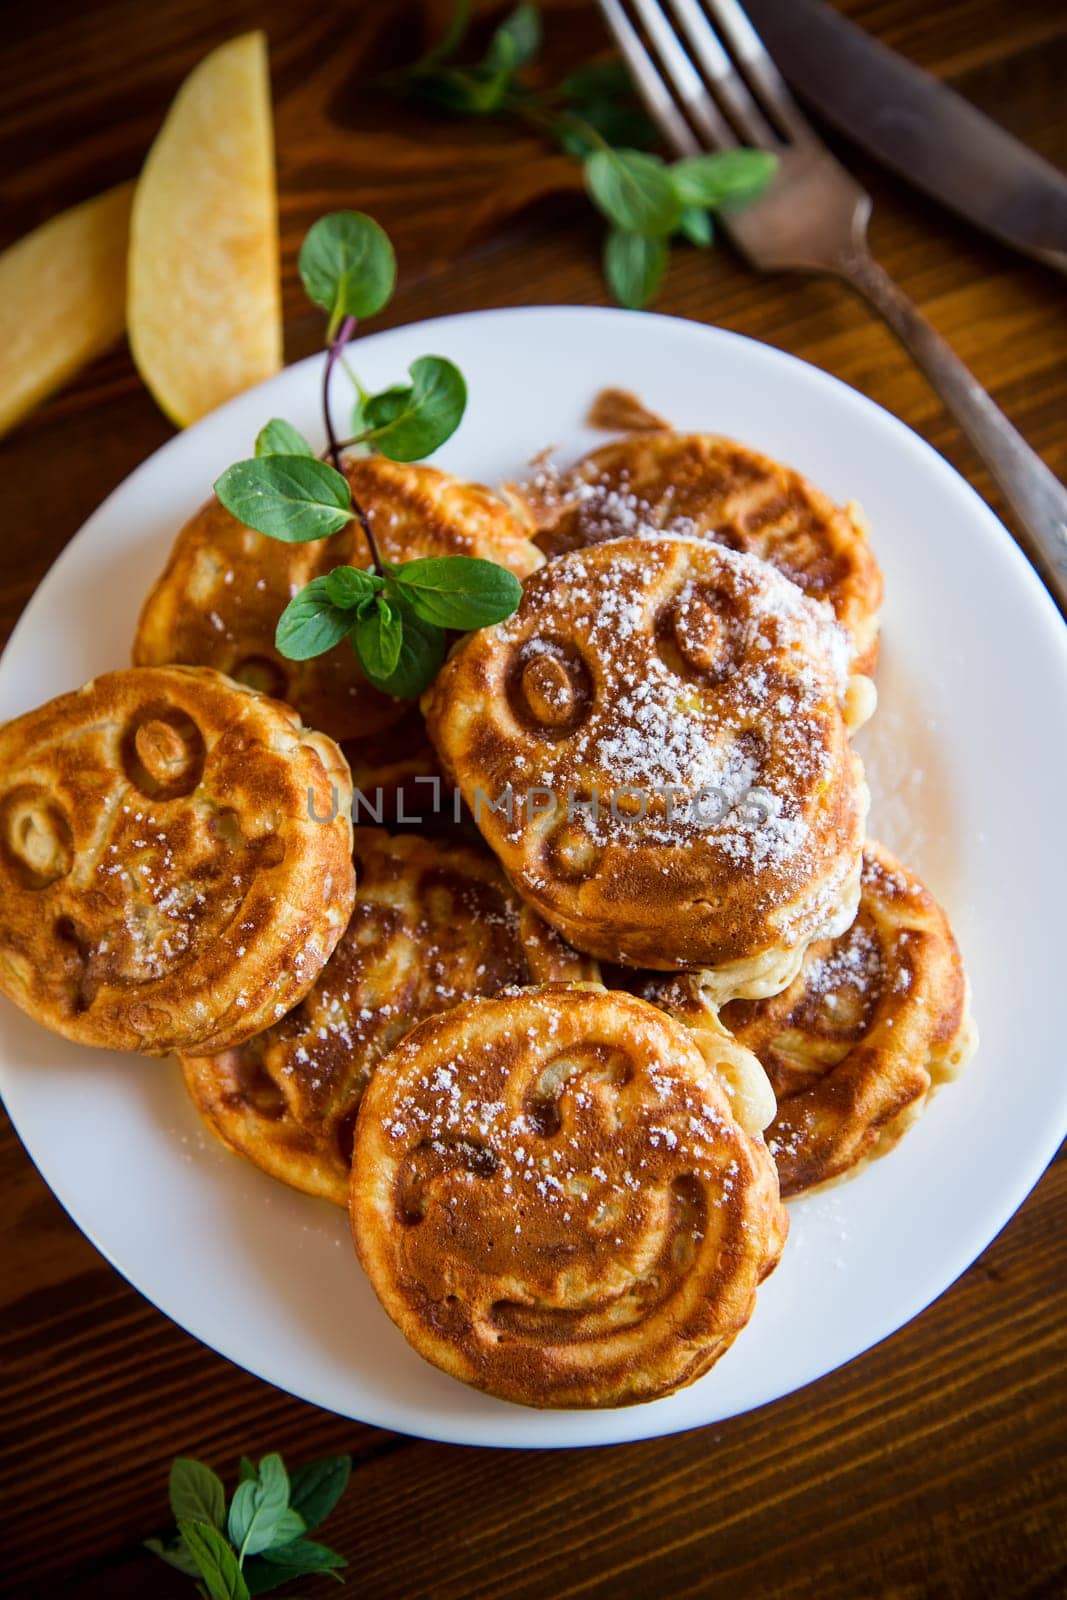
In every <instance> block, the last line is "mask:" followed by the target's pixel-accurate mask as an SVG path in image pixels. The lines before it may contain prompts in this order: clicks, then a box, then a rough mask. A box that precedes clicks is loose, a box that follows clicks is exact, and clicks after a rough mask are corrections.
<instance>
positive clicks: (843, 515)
mask: <svg viewBox="0 0 1067 1600" xmlns="http://www.w3.org/2000/svg"><path fill="white" fill-rule="evenodd" d="M513 492H514V494H515V497H516V499H517V501H518V503H519V504H520V506H521V507H522V509H523V511H524V512H525V514H526V515H527V516H528V517H529V519H530V520H531V522H532V523H533V525H534V527H535V528H536V529H537V530H538V532H537V536H536V537H537V543H538V545H539V546H540V548H541V549H542V550H544V551H545V553H546V554H547V555H549V556H554V555H559V554H561V553H563V552H565V551H567V550H578V549H583V548H585V547H586V546H588V545H591V544H599V543H600V542H601V541H602V540H604V539H617V538H629V537H633V536H634V535H641V534H644V535H649V536H652V537H655V536H657V535H659V534H663V533H673V534H684V535H689V536H693V537H696V538H700V539H708V540H710V541H712V542H713V543H715V544H721V545H724V546H725V547H726V548H727V549H729V550H741V551H744V552H746V553H747V554H748V555H754V556H759V557H761V558H762V559H763V560H765V561H769V562H770V563H771V565H772V566H774V567H777V568H778V570H779V571H780V572H783V573H784V574H785V576H786V577H787V578H789V579H791V580H792V582H794V583H795V584H797V586H798V587H799V588H801V589H803V591H804V593H805V594H807V595H809V596H810V597H811V598H812V599H814V600H823V601H826V602H827V603H828V604H829V605H830V606H831V607H832V608H833V611H834V615H835V616H836V618H837V620H838V622H839V623H840V624H841V625H842V627H844V628H845V629H846V630H847V632H848V633H849V635H850V637H851V639H852V644H853V664H854V670H855V671H856V672H863V673H871V672H873V671H874V667H875V664H876V662H877V659H878V609H879V607H880V605H881V603H882V575H881V572H880V571H879V569H878V564H877V562H876V561H875V559H874V556H873V554H872V553H871V548H870V545H869V544H868V542H867V533H866V528H865V525H864V523H863V519H862V516H861V514H860V512H859V509H858V507H856V506H854V505H849V506H847V507H845V508H844V509H843V510H842V509H841V508H840V507H838V506H836V505H834V503H833V501H832V500H830V499H829V498H828V496H827V495H825V494H823V492H822V490H821V489H817V488H816V487H815V485H814V484H813V483H809V481H808V480H807V479H806V478H803V477H801V475H800V473H798V472H794V471H793V470H792V469H791V468H790V467H785V466H782V464H781V463H780V462H778V461H774V460H772V459H771V458H770V457H769V456H765V455H761V454H760V453H759V451H757V450H750V449H749V448H748V447H747V446H745V445H741V444H737V443H735V441H734V440H732V439H722V438H719V437H717V436H716V435H714V434H704V433H674V432H672V431H670V430H666V429H665V430H663V431H662V432H655V431H653V432H643V433H639V434H631V435H629V436H627V437H625V438H622V439H616V440H614V441H613V442H612V443H610V444H606V445H603V446H601V448H600V449H599V450H593V451H591V452H590V454H589V455H587V456H583V457H582V459H581V460H580V461H579V462H577V463H576V465H575V466H573V467H572V468H570V470H569V471H566V472H562V473H557V472H554V471H552V470H551V469H542V471H541V472H540V473H538V474H537V476H536V477H535V478H534V479H533V481H532V482H531V483H529V484H523V485H520V486H519V487H518V488H517V489H515V490H514V491H513Z"/></svg>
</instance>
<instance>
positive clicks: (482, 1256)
mask: <svg viewBox="0 0 1067 1600" xmlns="http://www.w3.org/2000/svg"><path fill="white" fill-rule="evenodd" d="M351 1214H352V1229H353V1234H354V1237H355V1242H356V1247H357V1250H358V1252H359V1256H360V1260H361V1261H362V1263H363V1266H364V1268H365V1269H366V1271H367V1274H368V1276H369V1277H370V1280H371V1283H372V1284H373V1286H374V1289H375V1291H376V1293H377V1294H378V1297H379V1299H380V1300H381V1302H382V1304H383V1306H384V1307H385V1310H386V1311H387V1312H388V1314H389V1316H390V1317H391V1318H392V1319H393V1321H394V1322H395V1323H396V1325H397V1327H398V1328H400V1330H401V1332H402V1333H403V1334H404V1336H405V1337H406V1338H407V1340H408V1341H409V1343H410V1344H411V1345H412V1346H413V1347H414V1348H415V1349H416V1350H417V1351H418V1352H419V1354H420V1355H422V1356H425V1357H426V1359H427V1360H428V1361H431V1362H433V1363H434V1364H435V1365H436V1366H438V1367H441V1368H442V1369H443V1370H444V1371H445V1372H448V1373H450V1374H451V1375H452V1376H453V1377H456V1378H460V1379H462V1380H463V1381H464V1382H465V1383H470V1384H473V1385H474V1386H475V1387H476V1388H479V1389H484V1390H486V1391H488V1392H489V1393H490V1394H494V1395H498V1396H499V1397H500V1398H502V1399H505V1400H512V1401H516V1402H518V1403H519V1404H522V1405H530V1406H567V1407H592V1406H620V1405H629V1404H633V1403H635V1402H638V1401H643V1400H653V1399H656V1398H657V1397H658V1396H660V1395H664V1394H669V1393H670V1392H671V1390H673V1389H677V1388H679V1387H680V1386H681V1385H683V1384H686V1383H691V1382H692V1381H693V1380H694V1379H696V1378H698V1377H700V1376H701V1374H702V1373H704V1372H706V1371H707V1370H708V1368H709V1367H711V1366H712V1365H713V1364H714V1363H715V1361H717V1360H718V1358H719V1357H720V1356H721V1355H722V1354H723V1352H724V1351H725V1350H726V1349H727V1348H728V1347H729V1346H730V1344H731V1343H732V1342H733V1340H734V1339H735V1338H736V1336H737V1334H738V1333H739V1332H740V1331H741V1329H742V1328H743V1327H744V1325H745V1323H746V1322H747V1321H748V1319H749V1317H750V1315H751V1313H752V1309H753V1304H754V1301H755V1294H756V1288H757V1286H758V1284H759V1283H760V1282H761V1280H762V1279H763V1278H765V1277H766V1275H767V1274H768V1273H769V1272H770V1271H771V1269H772V1268H773V1267H774V1266H775V1264H776V1263H777V1261H778V1258H779V1255H780V1253H781V1250H782V1246H783V1243H784V1241H785V1237H786V1231H787V1227H788V1223H787V1217H786V1212H785V1210H784V1207H783V1206H782V1205H781V1203H780V1201H779V1196H778V1183H777V1178H776V1176H775V1173H774V1164H773V1162H772V1161H771V1159H770V1157H769V1156H768V1154H767V1150H766V1148H765V1146H764V1144H763V1142H762V1140H760V1139H756V1138H753V1137H752V1136H751V1135H749V1134H748V1133H746V1132H745V1131H744V1129H743V1128H742V1127H741V1126H740V1125H739V1124H738V1122H737V1121H736V1120H735V1119H734V1117H733V1116H732V1114H731V1111H730V1106H729V1102H728V1100H727V1098H726V1096H725V1094H724V1093H723V1091H722V1089H721V1087H720V1085H719V1082H718V1079H717V1077H716V1075H715V1073H714V1072H713V1071H711V1070H710V1069H709V1066H708V1063H707V1061H706V1060H705V1058H704V1056H703V1055H702V1054H701V1052H700V1050H699V1049H698V1048H697V1047H696V1045H695V1043H694V1041H693V1038H692V1036H691V1035H690V1034H689V1032H688V1031H687V1030H686V1029H685V1028H683V1027H681V1026H680V1025H679V1024H678V1023H676V1022H673V1021H672V1020H671V1019H670V1018H669V1017H667V1016H664V1015H663V1013H661V1012H658V1011H656V1010H655V1009H654V1008H653V1007H651V1006H649V1005H646V1004H645V1003H644V1002H643V1001H641V1000H638V999H635V998H634V997H633V996H632V995H624V994H609V993H608V992H607V991H606V990H603V989H579V988H567V987H563V986H559V987H548V988H542V989H532V990H525V991H521V992H520V991H515V992H512V993H510V994H503V995H500V996H497V997H496V998H494V999H489V1000H475V1001H470V1002H468V1003H467V1004H465V1005H462V1006H458V1007H457V1008H456V1009H455V1010H453V1011H449V1012H446V1013H444V1014H443V1015H441V1016H437V1017H433V1018H430V1019H429V1020H428V1021H426V1022H423V1023H421V1024H420V1025H419V1026H418V1027H417V1028H416V1029H415V1030H414V1031H413V1032H412V1033H410V1034H409V1035H408V1036H407V1038H406V1039H405V1040H404V1041H403V1042H402V1043H401V1044H400V1045H398V1046H397V1048H396V1049H395V1050H394V1051H393V1052H392V1054H391V1055H389V1056H387V1057H386V1059H385V1060H384V1061H383V1062H382V1063H381V1064H380V1065H379V1067H378V1070H377V1072H376V1073H375V1075H374V1077H373V1078H372V1079H371V1082H370V1084H369V1086H368V1088H367V1091H366V1093H365V1094H364V1097H363V1103H362V1105H361V1107H360V1113H359V1118H358V1121H357V1125H356V1148H355V1160H354V1162H353V1169H352V1190H351Z"/></svg>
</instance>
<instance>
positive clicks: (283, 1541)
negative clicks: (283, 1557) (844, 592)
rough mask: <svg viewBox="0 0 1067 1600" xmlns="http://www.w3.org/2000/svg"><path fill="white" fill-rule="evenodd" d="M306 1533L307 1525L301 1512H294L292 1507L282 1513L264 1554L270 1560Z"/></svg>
mask: <svg viewBox="0 0 1067 1600" xmlns="http://www.w3.org/2000/svg"><path fill="white" fill-rule="evenodd" d="M306 1532H307V1524H306V1523H305V1521H304V1519H303V1517H302V1516H301V1515H300V1513H299V1511H294V1510H293V1508H292V1507H291V1506H290V1507H289V1509H288V1511H283V1512H282V1514H281V1516H280V1517H279V1518H278V1520H277V1522H276V1523H275V1524H274V1537H273V1539H272V1540H271V1542H270V1544H269V1545H268V1546H267V1548H266V1549H265V1550H264V1551H263V1554H264V1555H265V1556H266V1557H267V1559H268V1560H269V1559H270V1558H271V1557H272V1556H273V1555H274V1554H275V1553H276V1551H278V1550H280V1549H283V1548H284V1547H285V1545H287V1544H292V1542H293V1540H294V1539H299V1538H300V1537H301V1536H302V1535H303V1534H305V1533H306Z"/></svg>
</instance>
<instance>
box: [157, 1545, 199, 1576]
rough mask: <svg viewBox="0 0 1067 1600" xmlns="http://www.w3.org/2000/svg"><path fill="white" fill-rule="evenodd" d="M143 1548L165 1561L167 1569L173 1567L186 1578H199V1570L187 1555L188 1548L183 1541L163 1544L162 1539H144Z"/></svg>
mask: <svg viewBox="0 0 1067 1600" xmlns="http://www.w3.org/2000/svg"><path fill="white" fill-rule="evenodd" d="M143 1542H144V1547H145V1549H146V1550H151V1552H152V1554H153V1555H154V1556H158V1557H159V1558H160V1560H161V1561H165V1562H166V1563H167V1566H168V1567H175V1568H176V1569H177V1570H178V1571H179V1572H184V1573H185V1576H186V1577H187V1578H199V1576H200V1568H199V1567H198V1566H197V1564H196V1562H195V1561H194V1560H193V1558H192V1556H191V1555H190V1554H189V1547H188V1545H187V1544H186V1542H185V1540H184V1539H178V1540H176V1541H175V1543H174V1544H170V1545H167V1544H164V1543H163V1540H162V1539H145V1540H144V1541H143Z"/></svg>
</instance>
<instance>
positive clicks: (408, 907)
mask: <svg viewBox="0 0 1067 1600" xmlns="http://www.w3.org/2000/svg"><path fill="white" fill-rule="evenodd" d="M355 860H356V874H357V879H358V884H357V889H356V903H355V908H354V910H353V912H352V918H351V921H350V922H349V924H348V928H347V929H346V931H345V934H344V936H343V938H342V939H341V942H340V943H339V944H338V946H337V949H336V950H335V951H334V953H333V956H332V957H331V959H330V960H329V961H328V962H327V964H326V966H325V967H324V968H323V970H322V972H321V974H320V975H319V978H318V981H317V982H316V983H315V985H314V987H313V988H312V989H311V990H310V992H309V993H308V994H307V995H306V996H305V997H304V999H303V1000H302V1002H301V1003H300V1005H299V1006H297V1007H296V1009H295V1010H294V1011H291V1012H290V1013H289V1015H288V1016H286V1017H283V1018H282V1019H281V1021H280V1022H277V1023H275V1024H274V1026H273V1027H271V1028H268V1029H267V1030H266V1032H264V1033H260V1034H257V1035H256V1037H255V1038H254V1039H249V1040H248V1041H247V1043H245V1044H243V1045H241V1046H240V1047H239V1048H237V1049H234V1050H228V1051H225V1052H223V1053H221V1054H219V1055H214V1056H210V1057H191V1056H185V1057H183V1059H182V1069H183V1071H184V1073H185V1081H186V1085H187V1087H188V1089H189V1093H190V1094H191V1095H192V1097H193V1100H194V1102H195V1103H196V1106H197V1109H198V1110H199V1111H200V1113H201V1115H202V1116H203V1117H204V1119H205V1121H206V1122H207V1123H208V1125H209V1126H210V1127H211V1129H212V1131H213V1132H214V1133H216V1134H217V1135H218V1137H219V1138H220V1139H221V1140H222V1142H223V1143H224V1144H226V1145H228V1146H229V1147H230V1149H231V1150H235V1151H236V1152H237V1153H238V1154H239V1155H243V1156H247V1158H248V1159H249V1160H250V1161H253V1162H254V1163H255V1164H256V1166H258V1167H262V1169H263V1170H264V1171H265V1172H269V1173H270V1174H271V1176H272V1177H275V1178H280V1179H281V1180H282V1182H283V1183H288V1184H291V1185H292V1187H293V1188H295V1189H302V1190H304V1191H305V1192H306V1193H308V1194H315V1195H321V1196H323V1197H324V1198H325V1199H327V1200H333V1201H334V1202H335V1203H336V1204H337V1205H342V1206H343V1205H346V1204H347V1203H348V1176H349V1170H350V1167H351V1159H352V1137H353V1129H354V1124H355V1117H356V1111H357V1109H358V1106H359V1101H360V1096H361V1095H362V1093H363V1090H364V1087H365V1085H366V1083H367V1081H368V1079H369V1078H370V1075H371V1073H372V1072H373V1071H374V1068H375V1066H376V1065H377V1063H378V1061H379V1060H380V1059H381V1058H382V1056H383V1055H385V1054H386V1053H387V1052H388V1051H389V1050H391V1049H392V1048H393V1046H394V1045H395V1044H396V1043H397V1042H398V1041H399V1040H400V1039H401V1038H403V1036H404V1034H405V1033H407V1032H408V1030H409V1029H410V1028H412V1027H413V1026H414V1025H415V1023H416V1022H419V1021H421V1020H422V1018H423V1017H427V1016H431V1015H433V1013H434V1012H437V1011H442V1010H445V1009H446V1008H447V1007H449V1006H452V1005H455V1004H457V1002H459V1001H461V1000H467V999H469V998H470V997H472V996H474V995H484V994H494V993H495V992H496V991H497V990H498V989H501V988H503V987H505V986H506V985H508V984H514V983H525V982H527V981H528V976H529V973H528V968H527V964H526V960H525V956H524V953H523V950H522V946H521V944H520V942H519V939H518V932H517V928H518V917H519V904H518V901H517V899H516V897H515V896H514V895H513V894H512V893H511V891H510V890H509V888H508V886H507V882H506V880H505V878H504V875H503V873H502V872H501V871H500V869H499V868H498V867H497V865H496V863H495V862H494V860H493V858H492V857H491V856H490V855H489V854H488V852H487V851H485V850H484V849H483V848H482V847H481V846H478V847H476V848H472V847H471V846H469V845H465V844H457V843H453V842H449V843H447V844H446V843H444V842H442V843H440V844H438V843H435V842H432V841H430V840H428V839H420V838H419V837H418V836H417V835H415V834H404V835H402V836H399V837H397V838H390V836H389V835H388V834H387V833H385V832H383V831H380V830H378V829H376V828H357V829H356V830H355Z"/></svg>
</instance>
